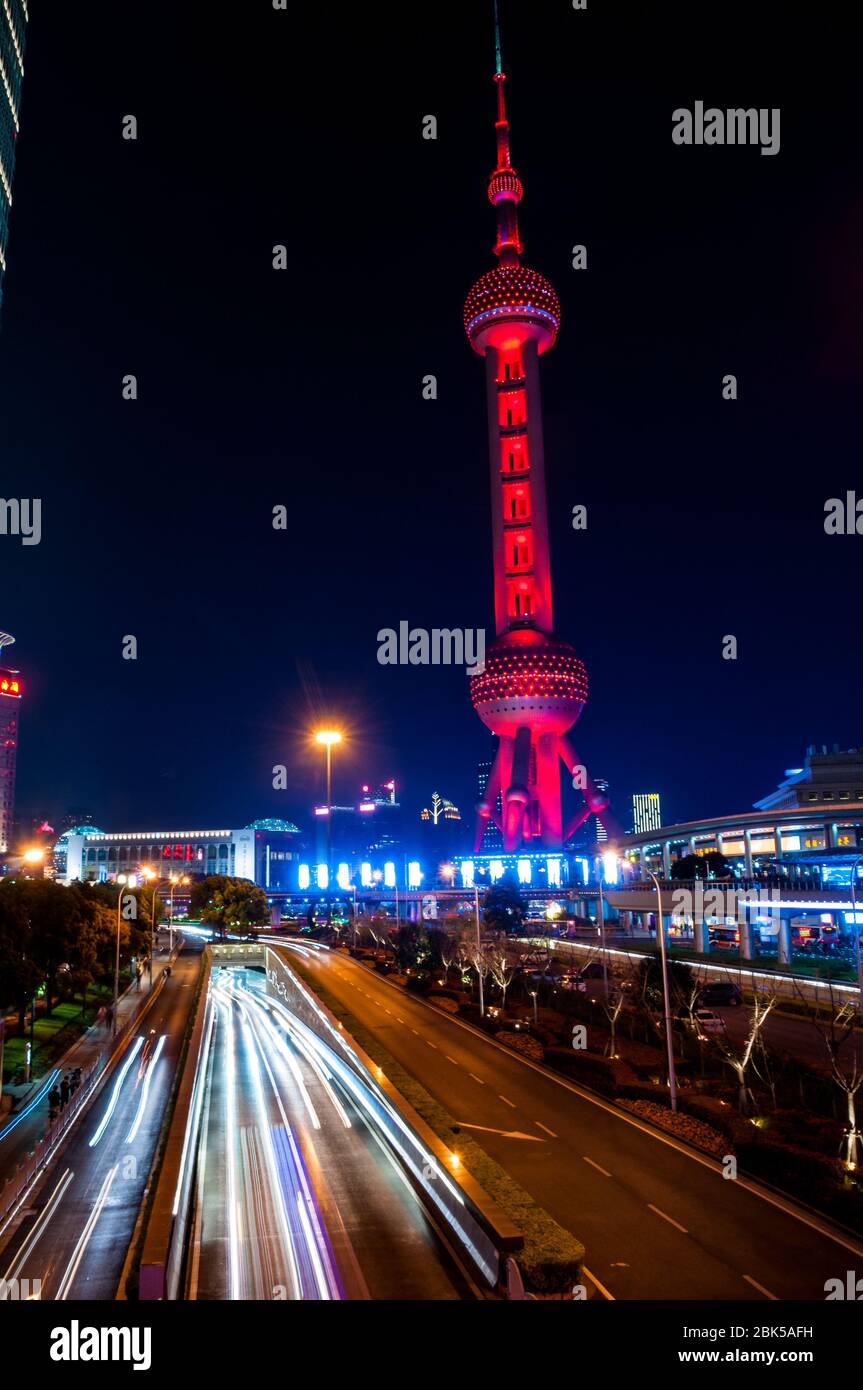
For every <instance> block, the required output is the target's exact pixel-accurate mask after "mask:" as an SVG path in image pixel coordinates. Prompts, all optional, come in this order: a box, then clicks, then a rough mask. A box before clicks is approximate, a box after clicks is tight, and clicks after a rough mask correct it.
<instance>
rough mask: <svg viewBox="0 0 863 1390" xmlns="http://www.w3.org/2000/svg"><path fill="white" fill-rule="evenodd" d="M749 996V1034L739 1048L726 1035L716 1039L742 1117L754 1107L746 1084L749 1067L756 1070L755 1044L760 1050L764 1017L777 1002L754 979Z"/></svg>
mask: <svg viewBox="0 0 863 1390" xmlns="http://www.w3.org/2000/svg"><path fill="white" fill-rule="evenodd" d="M752 993H753V1002H752V1012H751V1014H750V1015H749V1032H748V1034H747V1036H746V1038H745V1039H744V1041H743V1044H742V1046H735V1044H734V1043H732V1042H731V1041H730V1039H729V1038H728V1035H727V1034H726V1033H721V1034H719V1035H718V1036H717V1038H716V1045H717V1047H718V1048H719V1051H720V1052H721V1053H722V1056H723V1058H724V1060H725V1061H726V1062H727V1063H728V1065H729V1067H731V1069H732V1071H733V1072H734V1074H735V1076H736V1077H737V1103H738V1105H739V1107H740V1112H741V1114H743V1115H746V1114H748V1113H749V1111H750V1109H751V1108H752V1107H753V1104H754V1100H753V1095H752V1092H751V1091H750V1089H749V1085H748V1081H747V1073H748V1071H749V1068H750V1067H753V1068H754V1067H755V1055H756V1044H758V1045H759V1046H760V1047H761V1048H762V1049H763V1046H764V1042H763V1039H762V1036H761V1033H762V1030H763V1028H764V1024H765V1022H766V1020H767V1015H768V1014H769V1013H770V1011H771V1009H772V1008H773V1006H774V1004H775V1003H776V995H775V994H767V993H766V992H762V991H761V990H760V989H759V988H758V987H757V986H756V985H755V982H754V977H753V988H752ZM762 1080H763V1078H762Z"/></svg>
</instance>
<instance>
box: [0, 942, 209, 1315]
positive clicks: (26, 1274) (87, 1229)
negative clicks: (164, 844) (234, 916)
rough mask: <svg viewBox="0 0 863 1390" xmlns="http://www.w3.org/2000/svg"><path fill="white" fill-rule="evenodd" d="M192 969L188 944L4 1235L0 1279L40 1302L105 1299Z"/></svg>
mask: <svg viewBox="0 0 863 1390" xmlns="http://www.w3.org/2000/svg"><path fill="white" fill-rule="evenodd" d="M200 963H201V962H200V947H199V946H198V945H194V946H192V947H190V948H187V949H185V950H184V951H183V952H182V953H181V954H180V955H179V956H178V958H177V960H176V961H175V963H174V966H173V970H172V974H171V977H170V979H168V980H167V981H166V983H165V986H164V987H163V989H162V990H161V992H160V993H159V995H158V996H157V997H156V999H155V1002H154V1004H153V1006H152V1008H151V1009H150V1010H149V1012H148V1013H147V1014H146V1015H145V1016H144V1018H143V1019H142V1020H141V1023H140V1025H139V1026H138V1027H137V1028H136V1029H134V1030H133V1032H132V1035H131V1036H130V1038H129V1039H128V1040H127V1041H126V1042H125V1043H124V1044H123V1045H122V1046H121V1048H120V1049H119V1050H118V1054H117V1056H116V1059H115V1060H114V1062H113V1064H112V1066H111V1068H110V1073H109V1075H108V1077H107V1079H106V1081H105V1082H104V1083H103V1085H102V1088H101V1090H100V1091H99V1094H98V1095H97V1097H96V1099H95V1100H94V1101H93V1102H92V1103H91V1104H90V1105H88V1106H87V1108H86V1109H85V1111H84V1113H83V1115H82V1117H81V1118H80V1119H79V1120H78V1121H77V1123H76V1124H75V1126H74V1127H73V1129H72V1131H71V1136H70V1138H69V1139H68V1140H66V1142H65V1143H64V1145H63V1146H62V1148H61V1151H60V1154H59V1157H58V1159H57V1160H55V1162H54V1163H53V1165H52V1166H51V1168H50V1170H49V1172H48V1174H47V1175H46V1177H44V1178H43V1179H42V1180H41V1183H40V1185H39V1187H38V1189H37V1190H36V1192H35V1193H34V1195H33V1196H32V1198H31V1199H30V1203H29V1205H28V1206H27V1207H26V1208H25V1209H24V1210H23V1211H22V1212H20V1213H19V1215H18V1219H17V1220H16V1221H15V1222H14V1223H12V1225H10V1227H9V1228H8V1229H7V1231H6V1232H5V1241H4V1245H3V1248H2V1252H0V1274H2V1276H3V1277H4V1278H5V1279H7V1280H11V1279H19V1280H21V1279H28V1280H30V1281H34V1280H40V1281H41V1297H42V1298H43V1299H46V1298H50V1299H73V1300H79V1299H112V1298H113V1297H114V1296H115V1294H116V1291H117V1287H118V1284H119V1280H120V1276H121V1273H122V1270H123V1265H124V1261H125V1258H126V1252H127V1250H128V1247H129V1243H130V1240H131V1238H132V1234H133V1231H134V1228H135V1222H136V1219H137V1216H138V1211H139V1208H140V1205H141V1201H142V1198H143V1194H144V1187H145V1184H146V1180H147V1176H148V1173H149V1171H150V1166H151V1163H152V1159H153V1154H154V1152H155V1148H156V1143H157V1140H158V1137H159V1132H160V1129H161V1125H162V1117H163V1114H164V1109H165V1105H166V1104H167V1101H168V1098H169V1096H170V1093H171V1086H172V1083H173V1078H174V1073H175V1070H176V1065H177V1061H178V1059H179V1055H180V1051H181V1048H182V1042H183V1036H184V1033H185V1027H186V1020H187V1017H188V1012H189V1009H190V1007H191V1004H192V1001H193V998H194V987H195V982H196V980H197V976H198V972H199V969H200ZM151 1029H152V1030H154V1033H153V1037H152V1040H151V1041H150V1040H149V1039H150V1030H151Z"/></svg>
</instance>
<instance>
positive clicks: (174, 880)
mask: <svg viewBox="0 0 863 1390" xmlns="http://www.w3.org/2000/svg"><path fill="white" fill-rule="evenodd" d="M188 882H189V876H188V874H183V875H182V876H181V875H180V874H171V878H170V884H171V906H170V910H169V913H168V950H169V952H173V950H174V889H175V888H176V886H177V884H178V883H188Z"/></svg>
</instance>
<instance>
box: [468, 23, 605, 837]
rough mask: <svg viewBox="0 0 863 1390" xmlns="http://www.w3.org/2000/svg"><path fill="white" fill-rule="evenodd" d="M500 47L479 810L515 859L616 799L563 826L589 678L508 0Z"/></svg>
mask: <svg viewBox="0 0 863 1390" xmlns="http://www.w3.org/2000/svg"><path fill="white" fill-rule="evenodd" d="M495 47H496V59H497V61H496V65H495V74H494V82H495V86H496V89H497V121H496V123H495V132H496V135H497V166H496V168H495V169H494V170H493V171H492V174H491V177H490V179H489V185H488V196H489V201H490V202H491V204H492V206H493V207H494V209H495V214H496V217H497V240H496V242H495V246H494V253H495V255H496V256H497V258H498V263H497V265H496V266H495V267H494V269H493V270H489V271H488V272H487V273H486V274H485V275H481V276H480V278H479V279H478V280H477V282H476V284H475V285H474V286H473V288H472V289H471V291H470V293H469V294H468V297H467V300H466V302H465V308H464V325H465V329H466V331H467V335H468V338H469V339H470V345H471V347H472V348H473V350H474V352H478V353H479V355H480V356H481V357H484V358H485V366H486V391H487V395H488V437H489V456H490V464H491V499H492V538H493V547H494V611H495V628H496V634H497V635H496V637H495V639H494V641H493V642H491V643H490V644H489V645H488V647H487V649H486V657H485V667H484V670H483V671H482V672H481V673H480V674H478V675H475V676H472V677H471V683H470V685H471V698H472V700H473V704H474V708H475V710H476V712H477V714H478V715H479V717H480V719H481V720H482V721H483V723H484V724H486V725H487V726H488V728H490V729H491V731H492V732H493V733H495V734H497V735H498V736H499V746H498V752H497V756H496V758H495V761H494V764H493V766H492V770H491V774H490V776H489V779H488V783H487V785H486V788H485V797H484V800H483V801H482V802H480V804H479V806H478V808H477V809H478V812H479V820H478V824H477V834H476V845H475V848H476V849H479V844H480V840H481V838H482V832H483V829H484V825H485V821H486V820H487V819H488V818H489V817H491V819H492V820H494V821H495V823H498V824H499V826H500V830H501V832H502V834H503V841H504V849H505V850H509V851H513V850H518V849H521V848H530V847H534V848H539V847H542V848H543V849H546V848H548V849H560V848H561V847H562V845H563V843H564V841H565V840H566V839H567V838H568V837H569V836H570V835H572V834H573V833H574V832H575V830H576V829H577V828H578V826H579V825H581V823H582V822H583V821H584V820H585V819H586V818H587V816H589V815H590V814H591V813H593V814H595V815H598V816H599V817H600V819H601V820H602V821H603V823H605V819H606V817H605V812H606V807H607V805H608V800H607V798H606V797H605V796H604V795H603V794H602V793H601V792H599V791H598V790H597V788H596V787H595V786H594V785H593V783H592V781H591V780H590V778H589V777H586V780H585V786H584V806H583V807H582V808H581V810H580V811H579V813H578V815H577V816H576V817H575V818H574V819H573V820H572V821H571V823H570V824H569V825H568V826H567V827H566V828H565V829H564V827H563V824H562V813H561V799H560V767H559V764H560V762H563V764H564V766H565V767H566V768H567V769H568V770H569V773H570V778H571V777H572V771H573V770H574V769H575V768H576V767H577V766H580V764H579V758H578V754H577V753H576V750H575V748H574V746H573V744H572V742H571V740H570V739H569V737H568V733H567V731H568V730H569V729H571V728H572V726H573V724H574V723H575V721H576V719H577V718H578V716H579V715H580V713H581V711H582V709H583V708H584V703H585V701H586V699H587V671H586V670H585V667H584V663H583V662H582V661H581V659H580V657H579V656H578V655H577V653H576V652H575V650H574V648H573V647H571V646H570V645H569V643H568V642H564V641H563V640H562V639H561V638H559V637H555V636H554V633H553V622H552V607H551V570H550V564H549V546H548V517H547V508H546V498H545V459H544V456H543V444H542V408H541V404H540V392H539V358H540V356H541V355H542V353H544V352H547V351H548V349H549V348H550V347H553V346H554V342H555V339H556V337H557V331H558V328H559V326H560V304H559V302H558V298H557V295H556V293H555V291H554V288H553V286H552V285H551V284H550V283H549V281H548V280H546V279H545V277H544V276H543V275H540V274H539V272H538V271H536V270H530V269H529V268H528V267H527V266H526V265H523V264H522V262H521V255H522V251H523V250H524V248H523V246H522V243H521V239H520V237H519V233H518V205H519V203H520V202H521V199H522V193H523V189H522V183H521V179H520V178H519V176H518V173H517V172H516V170H515V169H514V168H513V167H512V163H511V161H510V149H509V122H508V121H507V118H506V104H505V100H504V83H505V80H506V78H505V74H504V71H503V67H502V64H501V51H500V26H499V23H498V14H497V0H495ZM498 792H500V793H501V812H500V821H499V822H498V813H497V811H496V809H495V805H496V801H497V795H498Z"/></svg>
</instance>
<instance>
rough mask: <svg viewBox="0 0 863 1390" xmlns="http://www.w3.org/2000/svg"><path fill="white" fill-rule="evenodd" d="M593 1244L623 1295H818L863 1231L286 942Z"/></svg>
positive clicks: (367, 975)
mask: <svg viewBox="0 0 863 1390" xmlns="http://www.w3.org/2000/svg"><path fill="white" fill-rule="evenodd" d="M280 944H281V946H282V950H283V952H284V954H285V956H286V958H287V959H288V960H289V961H290V959H291V957H292V956H293V957H294V959H297V958H298V954H301V956H302V964H303V965H304V966H306V967H307V968H308V969H309V971H310V972H311V975H312V977H313V978H314V979H318V980H320V981H321V983H322V984H323V985H325V986H326V988H327V989H328V990H329V991H330V992H331V993H332V994H333V995H334V996H335V997H336V998H337V999H338V1000H339V1001H340V1002H341V1003H342V1004H343V1005H344V1006H345V1007H347V1008H349V1009H350V1010H351V1012H352V1013H353V1014H354V1015H355V1016H356V1017H357V1018H358V1019H359V1021H360V1022H361V1023H362V1024H364V1025H365V1026H366V1027H367V1028H368V1029H369V1030H370V1031H371V1032H372V1033H373V1034H374V1035H375V1036H376V1037H377V1038H378V1039H379V1040H380V1042H381V1043H382V1044H383V1046H384V1047H386V1048H387V1049H388V1050H389V1051H390V1053H391V1054H392V1055H393V1056H394V1057H395V1058H396V1060H397V1061H398V1062H400V1063H401V1065H402V1066H403V1067H404V1068H405V1069H406V1070H407V1071H409V1072H410V1073H411V1074H412V1075H413V1076H415V1077H416V1078H417V1080H419V1081H420V1082H421V1083H422V1084H423V1085H424V1086H425V1087H426V1089H427V1090H428V1091H429V1092H430V1094H431V1095H433V1096H434V1097H435V1099H436V1100H438V1101H439V1102H440V1103H441V1104H442V1105H444V1106H445V1107H446V1109H447V1110H448V1111H449V1113H450V1114H451V1115H453V1116H454V1118H455V1119H456V1120H458V1121H459V1123H460V1124H461V1125H462V1126H464V1127H465V1128H466V1129H467V1130H468V1132H469V1133H470V1134H471V1137H472V1138H474V1139H476V1140H477V1141H478V1142H479V1143H480V1144H481V1145H482V1147H483V1148H484V1149H486V1151H487V1152H488V1153H490V1154H491V1155H492V1157H494V1158H495V1159H496V1160H497V1161H498V1162H499V1163H500V1164H501V1165H502V1166H503V1167H504V1168H505V1169H506V1170H507V1171H508V1172H509V1173H510V1174H511V1175H512V1176H513V1178H515V1179H516V1181H518V1182H519V1183H521V1184H522V1186H523V1187H524V1188H526V1190H527V1191H528V1192H529V1193H531V1195H532V1196H533V1197H534V1198H535V1199H536V1200H537V1201H538V1202H540V1203H541V1204H542V1205H543V1206H544V1207H545V1208H546V1209H547V1210H548V1211H549V1212H550V1213H551V1214H552V1215H553V1216H554V1217H555V1218H556V1219H557V1220H558V1221H559V1222H560V1223H561V1225H563V1226H566V1227H567V1228H568V1229H569V1230H571V1231H573V1232H574V1233H575V1234H576V1235H577V1236H578V1237H579V1238H580V1239H581V1240H583V1241H584V1242H585V1245H586V1247H587V1265H588V1268H589V1270H590V1272H591V1274H592V1275H593V1276H594V1277H595V1278H596V1280H597V1281H598V1282H599V1283H600V1285H601V1286H603V1287H604V1288H605V1290H606V1291H607V1292H608V1293H609V1294H610V1295H611V1296H612V1297H614V1298H618V1299H636V1298H640V1299H772V1298H779V1299H792V1298H799V1299H817V1300H819V1301H820V1300H823V1298H824V1284H825V1281H826V1280H827V1279H829V1278H835V1277H837V1274H838V1275H841V1274H842V1271H843V1270H845V1269H847V1268H853V1267H854V1263H855V1261H856V1262H857V1268H858V1269H859V1268H861V1267H863V1265H861V1261H863V1243H861V1242H859V1241H855V1240H854V1239H853V1238H850V1237H845V1236H844V1235H843V1234H842V1233H839V1232H833V1231H831V1229H830V1227H829V1225H828V1223H826V1222H821V1221H819V1220H818V1219H817V1218H814V1217H810V1216H807V1215H804V1214H802V1213H800V1212H798V1210H797V1209H796V1208H795V1207H794V1206H793V1204H792V1203H790V1202H786V1201H785V1200H784V1199H782V1198H778V1197H773V1198H771V1199H768V1198H767V1197H766V1196H762V1195H760V1194H759V1192H758V1190H757V1189H755V1187H754V1185H751V1184H748V1183H747V1182H745V1181H744V1180H742V1179H741V1180H737V1181H729V1180H726V1179H724V1178H723V1177H722V1176H721V1172H720V1168H719V1165H718V1164H716V1163H715V1162H713V1161H712V1160H710V1159H708V1158H707V1157H705V1156H703V1155H699V1154H695V1153H693V1152H692V1151H690V1150H689V1149H687V1148H686V1147H685V1146H683V1145H680V1144H678V1143H677V1142H676V1141H675V1140H673V1139H672V1138H671V1137H670V1136H666V1137H659V1136H657V1135H656V1134H654V1132H653V1131H652V1130H650V1129H648V1128H647V1127H646V1126H644V1125H643V1124H641V1123H640V1122H639V1121H638V1120H636V1119H635V1118H634V1117H632V1116H628V1115H625V1114H624V1113H623V1112H620V1111H618V1110H616V1109H615V1108H614V1107H613V1106H612V1105H611V1104H610V1103H608V1102H606V1101H603V1100H602V1099H600V1098H597V1097H593V1096H591V1095H590V1094H589V1093H588V1092H586V1091H583V1090H581V1089H580V1088H578V1087H576V1086H574V1085H572V1083H569V1082H567V1081H565V1080H564V1079H562V1078H558V1077H555V1076H554V1075H552V1074H550V1073H548V1072H546V1071H545V1070H544V1069H543V1068H541V1067H536V1066H531V1065H530V1064H529V1063H526V1062H524V1061H523V1060H521V1059H520V1058H518V1057H516V1056H515V1055H513V1054H512V1053H510V1052H508V1051H507V1049H506V1048H504V1047H502V1046H500V1045H499V1044H496V1043H495V1042H494V1041H493V1040H492V1039H490V1038H487V1037H486V1036H485V1035H483V1034H480V1033H478V1032H477V1031H475V1030H474V1029H472V1028H471V1027H470V1026H469V1025H467V1024H465V1023H464V1022H462V1021H460V1020H457V1019H453V1018H451V1017H449V1016H447V1015H445V1014H443V1013H440V1012H438V1011H437V1010H435V1009H434V1008H432V1007H431V1006H429V1005H428V1004H426V1003H425V1002H424V1001H422V1000H420V999H417V998H415V997H414V996H412V995H409V994H406V993H405V992H404V991H403V990H402V989H401V988H400V987H399V986H397V985H394V984H392V983H390V982H389V981H387V980H386V979H385V978H384V977H382V976H380V975H377V974H375V973H374V972H373V971H372V970H370V969H368V968H367V967H365V966H362V965H360V964H358V963H357V962H356V961H354V960H352V959H351V958H350V957H349V956H347V955H346V954H345V953H344V952H341V951H332V952H330V951H327V950H325V949H321V950H314V949H309V948H308V947H306V946H298V945H288V944H286V943H284V942H283V943H280Z"/></svg>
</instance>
